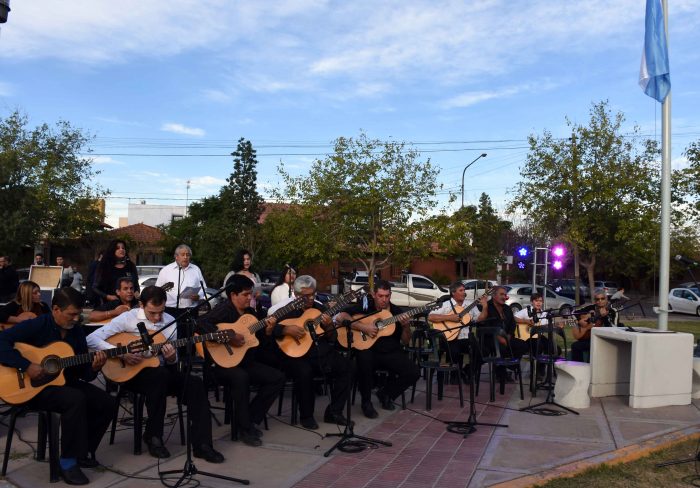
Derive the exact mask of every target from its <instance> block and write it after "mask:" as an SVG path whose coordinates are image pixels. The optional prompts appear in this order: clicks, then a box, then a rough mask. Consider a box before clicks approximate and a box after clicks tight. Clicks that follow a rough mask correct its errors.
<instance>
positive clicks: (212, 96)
mask: <svg viewBox="0 0 700 488" xmlns="http://www.w3.org/2000/svg"><path fill="white" fill-rule="evenodd" d="M202 96H204V98H206V99H207V100H209V101H212V102H217V103H228V102H230V101H231V100H233V96H232V95H229V94H228V93H225V92H223V91H221V90H214V89H211V88H209V89H205V90H202Z"/></svg>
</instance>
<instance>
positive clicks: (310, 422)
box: [301, 417, 318, 430]
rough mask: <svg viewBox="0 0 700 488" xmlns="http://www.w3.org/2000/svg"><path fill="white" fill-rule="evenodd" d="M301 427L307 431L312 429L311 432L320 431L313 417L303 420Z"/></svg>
mask: <svg viewBox="0 0 700 488" xmlns="http://www.w3.org/2000/svg"><path fill="white" fill-rule="evenodd" d="M301 426H302V427H304V428H305V429H311V430H316V429H318V424H317V423H316V419H314V418H313V417H307V418H305V419H301Z"/></svg>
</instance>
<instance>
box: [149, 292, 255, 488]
mask: <svg viewBox="0 0 700 488" xmlns="http://www.w3.org/2000/svg"><path fill="white" fill-rule="evenodd" d="M178 281H179V280H178ZM225 291H226V288H225V287H224V288H222V289H221V290H219V291H218V292H216V293H214V294H213V295H211V296H210V297H209V298H208V299H207V300H205V302H204V303H209V302H210V301H211V300H212V299H213V298H216V297H217V296H219V295H221V294H222V293H224V292H225ZM179 297H180V293H179V291H178V303H179ZM199 306H201V303H200V304H199ZM199 306H197V307H190V308H187V309H185V311H184V312H183V313H181V314H179V315H178V316H177V317H174V318H173V320H172V321H170V322H168V323H167V324H165V325H163V327H161V328H160V329H158V330H157V331H155V332H152V333H151V334H149V335H150V338H151V341H152V338H153V337H154V336H155V335H156V334H158V333H160V332H161V331H163V330H164V329H166V328H167V327H169V326H171V325H172V324H176V323H178V321H179V320H180V319H184V320H186V321H187V324H188V326H187V337H188V338H191V337H193V336H194V330H193V328H192V323H193V322H194V318H193V317H192V313H193V311H194V310H198V309H199ZM184 349H185V360H184V363H185V368H184V371H183V374H184V376H185V380H184V381H183V384H182V392H181V393H180V395H181V396H180V399H181V401H182V400H184V398H185V395H186V394H187V385H188V383H189V380H190V378H191V376H192V358H193V357H194V343H193V342H192V341H187V345H186V346H185V348H184ZM208 420H209V419H208ZM186 445H187V457H186V459H185V464H184V466H183V467H182V469H172V470H168V471H160V472H159V473H158V476H159V477H160V482H161V483H162V484H163V485H165V486H168V487H170V486H172V488H177V487H178V486H180V485H181V484H182V483H183V482H185V480H186V479H187V480H188V481H189V479H190V478H192V477H193V476H196V475H198V474H199V475H202V476H208V477H210V478H217V479H220V480H226V481H230V482H235V483H240V484H242V485H249V484H250V481H249V480H246V479H241V478H234V477H231V476H224V475H220V474H216V473H209V472H206V471H200V470H199V469H197V466H195V464H194V461H193V460H192V422H191V421H190V409H189V408H188V409H187V428H186ZM172 474H180V478H179V479H178V480H177V482H176V483H175V484H174V485H169V484H166V482H165V480H164V478H165V477H167V476H168V475H172Z"/></svg>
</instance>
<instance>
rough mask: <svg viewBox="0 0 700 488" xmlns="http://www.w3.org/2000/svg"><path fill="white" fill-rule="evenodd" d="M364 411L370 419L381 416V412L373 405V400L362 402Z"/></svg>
mask: <svg viewBox="0 0 700 488" xmlns="http://www.w3.org/2000/svg"><path fill="white" fill-rule="evenodd" d="M362 413H364V414H365V417H367V418H368V419H376V418H377V417H379V413H377V411H376V410H375V409H374V405H372V402H367V403H363V404H362Z"/></svg>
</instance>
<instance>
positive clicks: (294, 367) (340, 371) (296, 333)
mask: <svg viewBox="0 0 700 488" xmlns="http://www.w3.org/2000/svg"><path fill="white" fill-rule="evenodd" d="M294 295H295V296H297V297H303V298H304V309H303V310H297V311H294V312H292V313H290V314H289V315H288V316H287V318H298V317H300V316H301V315H302V314H303V313H304V311H306V310H308V309H310V308H316V309H318V310H319V311H321V312H325V310H326V307H325V305H323V304H322V303H321V302H319V301H317V300H316V280H315V279H314V278H313V277H311V276H309V275H302V276H299V277H298V278H297V279H296V280H295V281H294ZM292 300H293V297H290V298H287V299H286V300H282V301H281V302H279V303H277V304H276V305H274V306H273V307H270V309H269V310H268V312H267V313H268V315H272V314H273V313H275V311H276V310H277V309H279V308H281V307H283V306H285V305H286V304H288V303H289V302H291V301H292ZM322 317H323V319H322V324H321V325H322V327H323V328H324V330H330V331H333V329H332V325H333V319H332V318H331V317H329V316H328V315H327V314H323V315H322ZM284 320H285V319H283V320H281V321H280V323H278V324H276V325H275V326H274V327H273V328H272V329H267V331H266V332H267V333H268V334H270V335H271V337H273V338H275V339H276V338H281V337H283V336H285V335H287V336H292V337H296V338H301V337H302V336H304V334H308V333H309V332H308V331H306V330H304V329H303V328H302V327H299V326H297V325H292V324H290V325H285V324H284V323H283V322H284ZM274 342H275V344H274V345H275V347H277V346H276V344H277V342H276V341H274ZM274 351H275V352H274V354H271V351H270V349H262V350H261V351H260V352H262V353H263V354H261V356H263V357H262V358H261V360H262V361H264V362H266V363H268V364H270V365H272V366H279V367H280V369H282V370H283V371H287V372H289V374H290V376H291V377H292V378H293V379H294V383H295V386H296V387H297V389H298V392H299V420H300V422H301V425H302V426H304V427H305V428H307V429H314V430H315V429H318V423H316V419H315V418H314V403H315V391H314V384H313V379H314V376H315V374H319V373H323V374H328V375H330V376H331V403H330V405H328V407H327V408H326V412H325V414H324V416H323V421H324V422H327V423H331V424H339V425H346V424H347V423H348V420H347V419H346V418H345V415H343V409H344V408H345V402H346V400H347V398H348V395H349V394H350V374H349V373H350V372H349V371H348V369H349V368H352V365H351V364H350V362H349V361H348V360H347V359H346V358H344V357H343V356H342V355H341V354H340V352H339V351H337V350H336V349H335V345H334V344H333V343H332V342H331V341H330V340H329V339H328V338H327V337H325V336H322V337H319V338H318V341H317V344H315V345H313V346H311V349H310V350H309V352H307V353H306V354H304V355H303V356H301V357H298V358H293V357H290V356H287V355H286V354H284V352H282V351H281V350H280V349H279V347H277V348H276V349H275V350H274Z"/></svg>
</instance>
